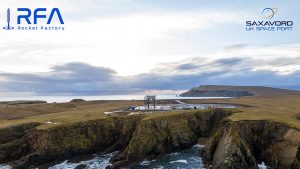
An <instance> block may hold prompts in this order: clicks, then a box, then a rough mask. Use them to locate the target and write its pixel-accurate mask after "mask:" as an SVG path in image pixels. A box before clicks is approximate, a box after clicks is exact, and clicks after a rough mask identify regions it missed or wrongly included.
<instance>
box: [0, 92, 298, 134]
mask: <svg viewBox="0 0 300 169" xmlns="http://www.w3.org/2000/svg"><path fill="white" fill-rule="evenodd" d="M182 101H183V102H186V103H227V104H239V105H245V106H244V107H240V108H238V111H236V113H234V114H233V115H231V116H230V117H229V119H230V120H232V121H245V120H270V121H276V122H282V123H285V124H288V125H289V126H291V127H295V128H298V129H300V95H273V96H253V97H252V96H251V97H242V98H233V99H213V100H212V99H208V100H182ZM164 102H166V103H172V102H170V101H164ZM142 104H143V102H142V101H89V102H79V103H56V104H54V103H53V104H18V105H7V104H0V128H5V127H8V126H13V125H18V124H23V123H29V122H39V123H42V125H41V126H39V129H46V128H49V127H54V126H59V125H68V124H72V123H76V122H82V121H83V122H84V121H88V120H94V119H102V118H106V117H107V115H105V114H104V112H106V111H113V110H120V109H123V108H126V107H128V106H130V105H142ZM177 113H180V112H170V113H155V114H150V115H148V117H147V118H157V117H161V116H169V115H174V114H177Z"/></svg>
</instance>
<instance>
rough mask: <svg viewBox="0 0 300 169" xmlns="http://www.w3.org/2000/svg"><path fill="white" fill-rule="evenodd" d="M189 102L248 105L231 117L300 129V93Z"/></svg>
mask: <svg viewBox="0 0 300 169" xmlns="http://www.w3.org/2000/svg"><path fill="white" fill-rule="evenodd" d="M185 102H188V103H228V104H241V105H248V106H247V107H241V108H239V109H240V110H241V112H239V113H235V114H233V115H232V116H230V117H229V119H230V120H232V121H245V120H270V121H276V122H281V123H285V124H288V125H289V126H291V127H295V128H298V129H300V121H299V119H297V117H299V112H300V95H276V96H264V97H258V96H257V97H242V98H234V99H214V100H188V101H185Z"/></svg>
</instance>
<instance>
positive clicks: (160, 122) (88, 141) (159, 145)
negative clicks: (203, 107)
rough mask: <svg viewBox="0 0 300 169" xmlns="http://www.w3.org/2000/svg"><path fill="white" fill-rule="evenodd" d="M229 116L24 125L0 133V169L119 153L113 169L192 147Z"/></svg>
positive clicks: (185, 114)
mask: <svg viewBox="0 0 300 169" xmlns="http://www.w3.org/2000/svg"><path fill="white" fill-rule="evenodd" d="M229 114H231V112H229V111H227V110H209V111H197V112H183V113H177V114H173V115H170V116H169V115H166V116H162V117H160V116H159V117H155V118H149V117H145V116H143V115H136V116H125V117H109V118H106V119H100V120H94V121H89V122H85V123H76V124H72V125H66V126H61V127H56V128H50V129H47V130H37V129H35V127H36V126H38V125H39V124H28V125H22V126H18V127H13V128H9V129H3V130H1V131H0V133H1V135H5V134H7V135H10V134H8V133H16V134H11V135H10V136H9V137H6V138H7V139H6V138H4V137H2V139H0V163H8V164H10V165H12V166H13V167H14V168H34V167H36V166H39V165H41V164H44V163H47V162H51V161H57V160H63V159H66V158H70V157H73V156H76V155H82V154H92V153H96V152H98V153H99V152H103V153H109V152H112V151H116V150H119V151H120V154H118V155H117V156H116V157H115V158H114V159H113V166H112V168H120V167H121V166H126V165H131V164H134V163H136V162H139V161H141V160H143V159H145V158H149V159H150V158H151V159H152V158H155V157H157V156H159V155H163V154H165V153H168V152H171V151H175V150H178V149H183V148H187V147H191V146H192V145H194V144H195V143H196V142H197V139H198V138H199V137H200V136H208V135H209V133H210V130H211V128H212V127H213V126H214V125H216V124H217V123H218V122H219V121H220V120H222V119H223V118H224V117H225V116H228V115H229Z"/></svg>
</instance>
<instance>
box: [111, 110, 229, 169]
mask: <svg viewBox="0 0 300 169" xmlns="http://www.w3.org/2000/svg"><path fill="white" fill-rule="evenodd" d="M230 114H231V112H228V111H225V110H210V111H206V112H193V113H182V114H177V115H173V116H163V117H159V118H145V119H143V120H142V121H141V122H140V123H139V124H138V126H137V129H136V130H135V132H134V133H133V136H132V139H131V140H130V142H129V145H128V146H127V147H126V149H125V151H124V152H122V153H121V154H119V155H118V156H117V157H116V158H114V159H113V160H112V162H113V165H112V166H111V168H119V167H121V166H125V165H130V164H134V163H135V162H138V161H142V160H143V159H149V160H151V159H153V158H155V157H157V156H160V155H164V154H166V153H169V152H172V151H176V150H180V149H184V148H188V147H191V146H192V145H194V144H195V143H196V142H197V140H198V139H199V138H200V137H208V136H209V134H210V131H211V129H212V128H213V127H214V126H216V125H217V124H218V123H219V122H220V121H221V120H222V119H224V117H226V116H228V115H230Z"/></svg>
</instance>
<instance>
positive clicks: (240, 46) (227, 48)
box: [224, 43, 250, 50]
mask: <svg viewBox="0 0 300 169" xmlns="http://www.w3.org/2000/svg"><path fill="white" fill-rule="evenodd" d="M248 46H250V45H249V44H245V43H240V44H234V45H228V46H226V47H224V50H236V49H241V48H245V47H248Z"/></svg>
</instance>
